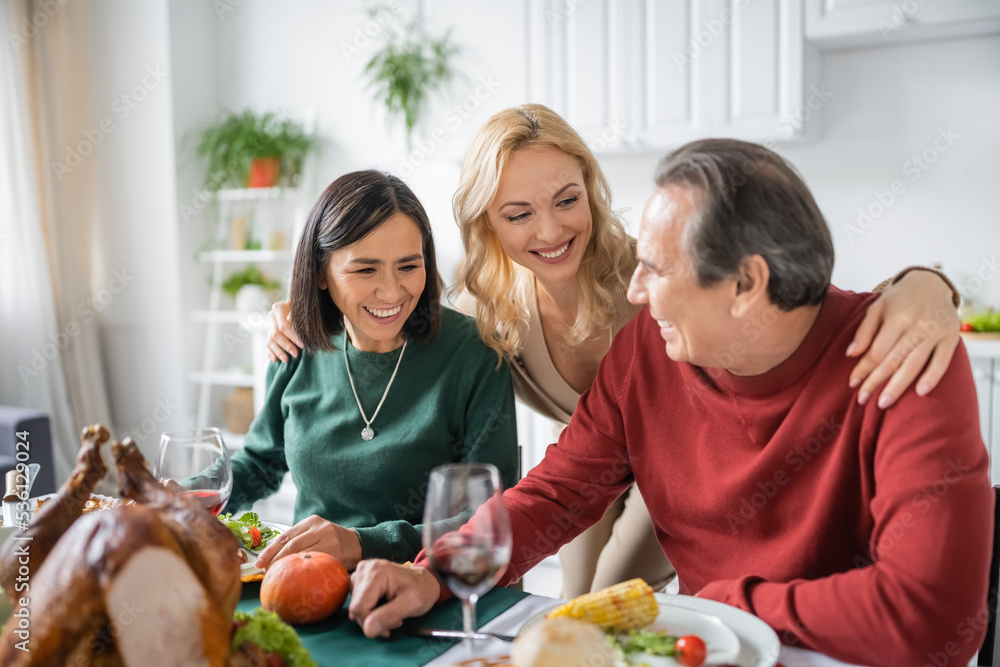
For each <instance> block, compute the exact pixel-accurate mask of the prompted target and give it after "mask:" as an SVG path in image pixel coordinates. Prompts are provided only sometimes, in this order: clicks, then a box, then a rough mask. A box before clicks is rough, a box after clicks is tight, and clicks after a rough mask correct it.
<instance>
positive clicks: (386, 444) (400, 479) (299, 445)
mask: <svg viewBox="0 0 1000 667" xmlns="http://www.w3.org/2000/svg"><path fill="white" fill-rule="evenodd" d="M344 339H345V336H344V334H340V335H338V336H335V337H334V338H333V343H334V345H335V346H336V347H337V349H336V350H335V351H332V352H316V353H309V352H304V353H302V354H300V355H299V357H298V358H297V359H294V358H293V359H292V360H291V361H289V362H288V363H272V364H271V365H270V367H269V368H268V371H267V393H266V395H265V398H264V406H263V408H262V409H261V411H260V413H259V414H258V415H257V416H256V418H255V419H254V421H253V424H252V425H251V426H250V432H249V433H247V436H246V440H245V444H244V447H243V449H242V450H241V451H239V452H237V453H236V454H235V455H234V456H233V459H232V464H233V492H232V496H231V499H230V501H229V504H228V506H227V507H226V509H225V511H226V512H239V511H242V510H245V509H249V507H250V506H251V505H253V503H254V502H256V501H257V500H260V499H261V498H264V497H267V496H269V495H271V494H272V493H274V492H275V491H277V490H278V487H279V486H280V485H281V481H282V479H283V478H284V476H285V473H286V472H288V471H291V473H292V480H293V481H294V482H295V486H296V487H297V488H298V497H297V498H296V500H295V521H296V522H298V521H300V520H302V519H304V518H306V517H308V516H310V515H313V514H317V515H319V516H321V517H323V518H324V519H326V520H328V521H333V522H334V523H337V524H339V525H341V526H345V527H348V528H354V529H355V530H356V531H357V533H358V537H359V538H360V540H361V550H362V554H363V556H364V558H387V559H390V560H394V561H400V562H401V561H406V560H412V558H413V557H414V556H415V555H416V554H417V552H419V551H420V548H421V543H420V522H421V520H422V517H423V512H424V499H425V494H426V491H427V479H428V475H429V473H430V471H431V469H432V468H434V467H435V466H437V465H440V464H442V463H449V462H459V461H475V462H481V463H492V464H494V465H496V466H497V467H498V468H499V469H500V474H501V476H502V477H503V483H504V487H505V488H509V487H510V486H512V485H513V484H514V483H515V482H516V481H517V480H516V475H517V458H518V449H517V425H516V421H515V416H514V392H513V388H512V384H511V378H510V369H509V368H508V366H507V364H506V362H504V364H503V365H502V366H501V367H500V369H499V370H497V369H496V365H497V356H496V354H495V353H494V352H493V351H491V350H490V349H489V348H488V347H487V346H486V345H484V344H483V342H482V341H481V340H480V339H479V334H478V331H477V330H476V325H475V320H473V319H472V318H470V317H467V316H465V315H462V314H460V313H457V312H455V311H453V310H450V309H447V308H444V309H442V321H441V330H440V332H439V333H438V335H437V337H436V338H435V339H434V340H433V341H430V342H429V343H428V342H421V341H411V342H410V343H409V344H408V345H407V346H406V353H405V354H404V356H403V360H402V362H401V363H400V365H399V372H398V373H397V374H396V379H395V381H394V382H393V383H392V388H391V389H390V390H389V394H388V396H387V397H386V399H385V404H384V405H383V406H382V410H381V411H380V412H379V414H378V417H377V418H376V419H375V421H374V422H372V429H373V430H374V431H375V437H374V438H373V439H372V440H370V441H367V442H366V441H364V440H363V439H362V438H361V429H363V428H364V426H365V423H364V421H363V420H362V419H361V413H360V412H358V405H357V402H356V401H355V399H354V394H353V393H352V392H351V385H350V383H349V382H348V377H347V370H346V369H345V367H344V353H343V349H342V348H343V345H344V342H345V340H344ZM399 353H400V350H399V349H396V350H393V351H392V352H387V353H384V354H383V353H378V352H360V351H358V350H357V349H355V348H354V346H353V345H348V348H347V356H348V359H349V360H350V364H351V375H352V376H353V377H354V385H355V387H356V388H357V392H358V397H359V398H360V399H361V404H362V405H363V406H364V408H365V414H367V415H368V416H369V417H371V415H372V414H373V413H374V412H375V408H376V406H377V405H378V402H379V399H381V397H382V392H384V391H385V388H386V385H387V383H388V382H389V378H390V377H391V376H392V371H393V369H394V368H395V367H396V360H397V359H398V358H399Z"/></svg>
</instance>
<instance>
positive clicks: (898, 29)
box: [805, 0, 1000, 48]
mask: <svg viewBox="0 0 1000 667" xmlns="http://www.w3.org/2000/svg"><path fill="white" fill-rule="evenodd" d="M805 6H806V17H805V18H806V23H805V25H806V38H807V39H808V40H810V41H813V42H815V43H816V44H818V45H820V46H822V47H830V48H839V47H851V46H861V45H875V44H888V43H892V42H893V41H912V40H917V39H938V38H944V37H959V36H964V35H976V34H986V33H990V32H997V31H998V30H1000V3H998V2H996V0H806V3H805Z"/></svg>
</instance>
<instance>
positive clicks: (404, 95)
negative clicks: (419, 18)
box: [365, 8, 459, 142]
mask: <svg viewBox="0 0 1000 667" xmlns="http://www.w3.org/2000/svg"><path fill="white" fill-rule="evenodd" d="M371 11H372V13H373V15H374V14H375V13H377V8H376V9H373V10H371ZM386 35H387V36H386V40H385V45H384V46H383V47H382V48H381V49H380V50H379V51H378V52H376V53H375V55H374V56H372V58H371V60H369V61H368V63H367V64H366V65H365V75H366V76H367V77H368V85H369V87H370V88H372V89H373V90H374V91H375V95H376V98H377V99H380V100H381V102H382V104H383V105H385V108H386V111H388V113H389V115H390V116H396V117H399V116H402V117H403V120H404V121H405V123H406V139H407V142H409V141H410V140H411V137H412V134H413V128H414V127H416V125H417V121H418V120H419V117H420V112H421V108H422V106H423V103H424V100H425V98H426V97H427V94H428V93H429V92H431V91H434V90H437V89H440V88H442V87H443V86H444V85H445V84H446V83H448V82H449V81H450V80H451V78H452V76H454V73H455V72H454V68H453V67H452V59H453V58H454V56H456V55H457V54H458V53H459V48H458V46H457V45H456V44H454V43H453V42H452V40H451V30H448V31H447V32H445V34H444V35H442V36H441V37H439V38H436V39H435V38H431V37H428V36H426V35H425V34H424V32H423V30H422V29H421V28H420V25H419V24H418V22H416V21H414V22H412V23H409V24H407V25H406V26H404V27H403V28H402V29H401V30H400V29H396V30H392V29H389V30H387V31H386Z"/></svg>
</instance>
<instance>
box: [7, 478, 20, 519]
mask: <svg viewBox="0 0 1000 667" xmlns="http://www.w3.org/2000/svg"><path fill="white" fill-rule="evenodd" d="M20 479H21V474H20V473H19V472H17V470H8V471H7V476H6V477H5V482H6V487H5V491H4V495H3V525H5V526H16V525H17V521H16V520H15V518H16V517H17V504H18V503H19V502H20V501H21V497H20V496H19V495H18V493H17V487H18V482H19V481H20Z"/></svg>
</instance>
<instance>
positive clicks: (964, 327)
mask: <svg viewBox="0 0 1000 667" xmlns="http://www.w3.org/2000/svg"><path fill="white" fill-rule="evenodd" d="M975 330H976V327H974V326H972V325H971V324H969V323H968V322H962V331H975Z"/></svg>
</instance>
